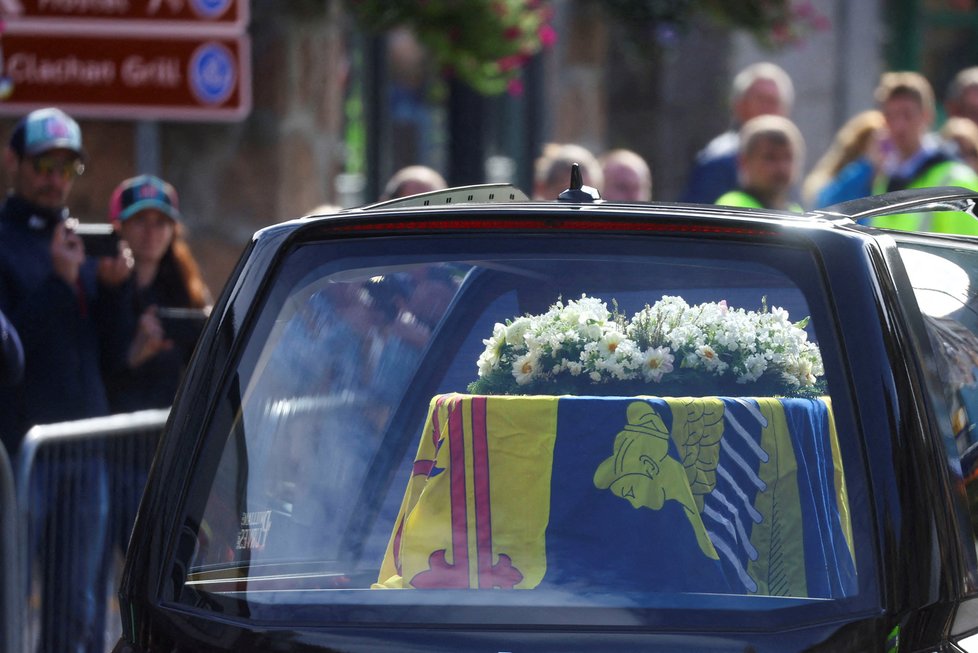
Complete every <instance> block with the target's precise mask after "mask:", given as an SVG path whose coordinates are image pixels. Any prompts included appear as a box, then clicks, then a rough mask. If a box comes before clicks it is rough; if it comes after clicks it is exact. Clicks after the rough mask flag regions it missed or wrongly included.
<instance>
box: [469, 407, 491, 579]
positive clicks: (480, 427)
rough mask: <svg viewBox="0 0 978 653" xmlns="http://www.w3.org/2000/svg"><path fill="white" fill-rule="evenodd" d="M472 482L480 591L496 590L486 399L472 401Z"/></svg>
mask: <svg viewBox="0 0 978 653" xmlns="http://www.w3.org/2000/svg"><path fill="white" fill-rule="evenodd" d="M472 482H473V486H474V490H475V538H476V540H475V541H476V556H477V557H476V565H477V568H478V570H479V587H480V588H484V589H492V587H493V585H494V582H493V576H492V508H491V506H490V502H489V440H488V435H487V434H486V398H485V397H473V398H472Z"/></svg>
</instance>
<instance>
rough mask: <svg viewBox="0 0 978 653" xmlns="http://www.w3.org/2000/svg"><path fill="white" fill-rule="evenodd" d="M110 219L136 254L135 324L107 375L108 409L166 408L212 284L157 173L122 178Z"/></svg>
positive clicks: (174, 197) (193, 341) (174, 199)
mask: <svg viewBox="0 0 978 653" xmlns="http://www.w3.org/2000/svg"><path fill="white" fill-rule="evenodd" d="M109 219H110V220H111V222H112V223H113V224H115V225H116V228H117V229H118V230H119V233H120V236H121V238H122V240H123V241H125V242H126V243H128V245H129V247H130V249H131V251H132V256H133V260H134V264H135V267H134V274H133V279H132V284H133V293H132V302H131V304H130V306H129V311H130V314H131V317H132V321H131V323H133V324H135V325H136V329H135V333H134V335H133V337H132V340H131V345H130V347H129V352H128V361H127V362H128V364H127V365H126V366H125V367H124V368H123V369H120V370H119V371H118V372H117V373H116V374H114V375H112V376H110V378H109V379H108V387H109V401H110V404H111V406H112V409H113V412H117V413H120V412H132V411H136V410H144V409H148V408H167V407H169V406H170V404H171V403H172V402H173V398H174V396H175V395H176V391H177V386H178V385H179V383H180V379H181V378H182V376H183V371H184V368H185V367H186V365H187V363H188V362H189V360H190V355H191V353H193V348H194V346H195V344H196V340H197V336H198V335H199V333H200V329H201V327H202V326H203V320H204V318H205V317H206V315H207V312H208V310H209V306H210V303H211V298H210V291H209V290H208V288H207V286H206V284H205V283H204V280H203V279H202V278H201V275H200V271H199V267H198V265H197V262H196V260H194V257H193V255H192V254H191V252H190V247H189V246H188V244H187V242H186V240H185V239H184V237H183V224H182V217H181V214H180V206H179V198H178V196H177V192H176V190H175V189H174V187H173V186H172V185H171V184H169V183H167V182H166V181H164V180H162V179H160V178H159V177H156V176H153V175H139V176H136V177H131V178H129V179H126V180H125V181H123V182H122V183H120V184H119V185H118V186H117V187H116V188H115V190H114V192H113V193H112V198H111V200H110V202H109Z"/></svg>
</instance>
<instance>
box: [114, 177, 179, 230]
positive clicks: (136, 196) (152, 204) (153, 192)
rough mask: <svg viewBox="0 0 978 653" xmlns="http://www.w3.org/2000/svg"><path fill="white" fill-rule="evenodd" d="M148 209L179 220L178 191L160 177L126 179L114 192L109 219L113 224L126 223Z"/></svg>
mask: <svg viewBox="0 0 978 653" xmlns="http://www.w3.org/2000/svg"><path fill="white" fill-rule="evenodd" d="M146 209H156V210H157V211H160V212H162V213H164V214H165V215H168V216H169V217H170V218H172V219H174V220H179V219H180V201H179V199H178V197H177V191H176V189H174V188H173V186H171V185H170V184H168V183H167V182H165V181H163V180H162V179H160V178H159V177H154V176H153V175H139V176H138V177H131V178H129V179H126V180H125V181H124V182H122V183H121V184H119V185H118V186H116V189H115V190H114V191H112V198H111V199H110V200H109V219H110V220H112V221H113V222H116V223H119V222H125V221H126V220H128V219H129V218H131V217H132V216H134V215H136V214H137V213H139V212H140V211H145V210H146Z"/></svg>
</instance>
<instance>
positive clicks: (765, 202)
mask: <svg viewBox="0 0 978 653" xmlns="http://www.w3.org/2000/svg"><path fill="white" fill-rule="evenodd" d="M739 140H740V150H739V153H738V156H737V172H738V179H739V186H738V188H737V189H736V190H732V191H728V192H726V193H724V194H723V195H721V196H720V197H719V198H718V199H717V201H716V203H717V204H724V205H727V206H743V207H752V208H758V209H760V208H764V209H778V210H782V211H801V207H800V206H798V205H797V204H796V203H794V202H792V201H791V191H792V189H793V186H794V184H795V182H796V181H797V180H798V177H799V174H800V172H801V162H802V161H803V160H804V159H805V142H804V140H803V139H802V136H801V132H800V131H798V128H797V127H796V126H795V124H794V123H793V122H791V121H790V120H788V119H787V118H785V117H783V116H775V115H766V116H758V117H757V118H751V119H750V120H748V121H747V122H746V123H744V126H743V127H741V129H740V139H739Z"/></svg>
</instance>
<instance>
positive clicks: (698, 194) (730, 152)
mask: <svg viewBox="0 0 978 653" xmlns="http://www.w3.org/2000/svg"><path fill="white" fill-rule="evenodd" d="M794 101H795V88H794V84H792V82H791V77H789V76H788V73H786V72H785V71H784V70H783V69H782V68H781V67H780V66H777V65H775V64H773V63H770V62H766V61H762V62H760V63H755V64H752V65H750V66H747V67H746V68H744V69H743V70H741V71H740V72H739V73H737V75H736V76H735V77H734V79H733V84H732V88H731V92H730V107H731V114H732V115H731V125H730V129H728V130H727V131H725V132H723V133H722V134H720V135H719V136H717V137H715V138H714V139H713V140H711V141H710V142H709V143H707V145H706V147H704V148H703V149H702V150H700V151H699V153H697V155H696V161H695V163H694V164H693V167H692V169H691V170H690V172H689V177H688V178H687V181H686V188H685V190H684V191H683V193H682V195H681V196H680V201H683V202H699V203H702V204H711V203H713V202H714V201H715V200H716V199H717V198H718V197H720V196H721V195H722V194H724V193H726V192H727V191H729V190H732V189H734V188H735V187H736V186H737V153H738V149H739V147H738V146H739V132H740V128H741V126H743V125H744V124H745V123H746V122H747V121H748V120H750V119H752V118H756V117H757V116H763V115H768V114H772V115H777V116H784V117H787V116H789V115H790V114H791V108H792V106H793V105H794Z"/></svg>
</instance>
